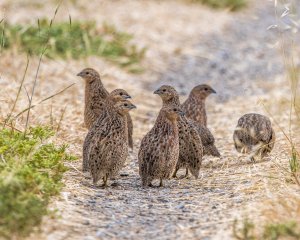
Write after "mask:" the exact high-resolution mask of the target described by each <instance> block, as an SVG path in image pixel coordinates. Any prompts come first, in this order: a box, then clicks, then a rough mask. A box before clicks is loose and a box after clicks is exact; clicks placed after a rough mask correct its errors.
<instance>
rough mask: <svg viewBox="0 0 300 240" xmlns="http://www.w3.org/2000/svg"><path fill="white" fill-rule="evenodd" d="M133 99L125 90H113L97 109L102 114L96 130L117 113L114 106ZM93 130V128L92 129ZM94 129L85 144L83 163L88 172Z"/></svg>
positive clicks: (86, 138) (99, 103)
mask: <svg viewBox="0 0 300 240" xmlns="http://www.w3.org/2000/svg"><path fill="white" fill-rule="evenodd" d="M129 98H131V96H130V95H129V94H128V93H127V92H126V91H125V90H124V89H115V90H113V91H112V92H111V93H110V94H109V95H108V97H107V98H106V99H104V100H102V101H99V102H98V104H97V105H98V106H97V108H98V109H99V110H100V114H99V116H98V120H96V122H95V124H94V125H96V126H94V127H95V128H98V127H100V125H101V124H102V122H103V121H105V119H107V118H108V117H109V115H110V114H112V112H114V111H115V108H114V105H115V104H116V103H117V102H120V101H122V100H126V99H129ZM126 116H127V114H126ZM92 128H93V127H92ZM92 128H91V129H90V130H89V132H88V134H87V135H86V137H85V140H84V143H83V161H82V171H83V172H87V171H89V170H90V168H89V162H88V156H89V151H88V150H89V146H90V142H91V139H92V138H93V136H94V134H95V130H92Z"/></svg>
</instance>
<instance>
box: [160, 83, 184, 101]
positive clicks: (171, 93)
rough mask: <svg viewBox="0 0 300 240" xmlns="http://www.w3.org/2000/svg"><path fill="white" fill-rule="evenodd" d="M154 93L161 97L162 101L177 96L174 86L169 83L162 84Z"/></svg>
mask: <svg viewBox="0 0 300 240" xmlns="http://www.w3.org/2000/svg"><path fill="white" fill-rule="evenodd" d="M154 94H157V95H159V96H160V97H161V99H162V100H163V102H165V101H169V100H171V99H172V98H175V97H179V96H178V93H177V91H176V90H175V88H173V87H171V86H169V85H162V86H161V87H160V88H159V89H157V90H156V91H155V92H154Z"/></svg>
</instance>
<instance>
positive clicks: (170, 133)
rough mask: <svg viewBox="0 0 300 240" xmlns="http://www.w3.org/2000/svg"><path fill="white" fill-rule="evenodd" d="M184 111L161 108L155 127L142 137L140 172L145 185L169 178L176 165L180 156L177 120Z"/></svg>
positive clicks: (161, 182)
mask: <svg viewBox="0 0 300 240" xmlns="http://www.w3.org/2000/svg"><path fill="white" fill-rule="evenodd" d="M182 114H183V112H182V111H181V110H180V108H178V107H164V108H162V109H161V110H160V113H159V117H158V118H157V119H156V122H155V124H154V127H153V128H152V129H151V130H150V131H149V132H148V133H147V134H146V136H145V137H144V138H143V139H142V142H141V146H140V150H139V153H138V160H139V174H140V176H141V179H142V185H143V186H144V187H147V186H152V181H153V180H155V179H159V180H160V184H159V186H160V187H162V186H163V179H169V178H170V177H171V176H172V174H173V172H174V170H175V167H176V163H177V160H178V156H179V138H178V126H177V120H178V117H179V116H180V115H182Z"/></svg>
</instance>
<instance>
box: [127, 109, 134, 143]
mask: <svg viewBox="0 0 300 240" xmlns="http://www.w3.org/2000/svg"><path fill="white" fill-rule="evenodd" d="M126 119H127V128H128V146H129V147H130V148H131V149H132V148H133V138H132V134H133V122H132V118H131V116H130V114H129V113H128V114H127V115H126Z"/></svg>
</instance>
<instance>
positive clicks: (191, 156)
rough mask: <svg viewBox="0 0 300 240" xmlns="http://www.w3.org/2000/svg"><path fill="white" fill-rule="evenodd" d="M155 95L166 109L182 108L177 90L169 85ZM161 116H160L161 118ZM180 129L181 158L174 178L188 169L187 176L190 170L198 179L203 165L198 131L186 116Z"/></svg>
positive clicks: (179, 120)
mask: <svg viewBox="0 0 300 240" xmlns="http://www.w3.org/2000/svg"><path fill="white" fill-rule="evenodd" d="M154 94H158V95H159V96H160V97H161V98H162V101H163V108H164V107H172V106H175V107H180V102H179V95H178V93H177V92H176V90H175V89H174V88H173V87H171V86H167V85H163V86H161V87H160V88H159V89H157V90H156V91H155V92H154ZM159 117H160V116H158V118H159ZM178 129H179V158H178V162H177V164H176V169H175V172H174V177H176V173H177V171H178V170H179V169H180V168H186V176H185V177H187V175H188V170H190V172H191V173H192V175H193V176H194V177H195V178H198V175H199V170H200V167H201V163H202V156H203V145H202V141H201V136H200V135H199V133H198V131H197V130H198V129H197V127H196V126H195V124H193V122H192V121H191V120H188V119H187V118H186V117H185V116H180V117H179V118H178Z"/></svg>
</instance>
